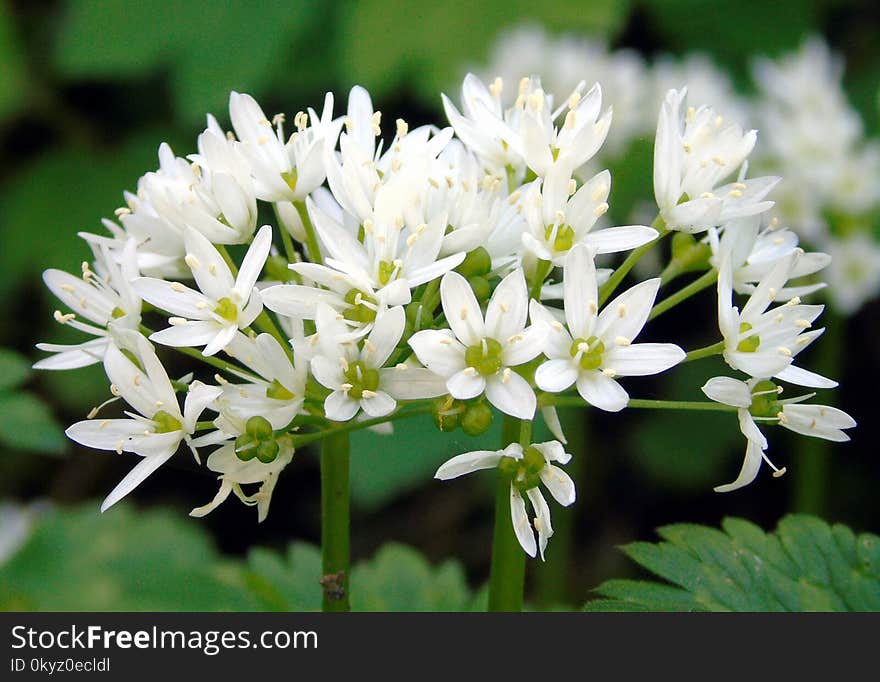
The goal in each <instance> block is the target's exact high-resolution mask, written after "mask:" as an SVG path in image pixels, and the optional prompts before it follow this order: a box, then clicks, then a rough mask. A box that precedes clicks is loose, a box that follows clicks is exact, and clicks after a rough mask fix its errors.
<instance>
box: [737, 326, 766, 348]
mask: <svg viewBox="0 0 880 682" xmlns="http://www.w3.org/2000/svg"><path fill="white" fill-rule="evenodd" d="M751 328H752V325H750V324H749V323H748V322H743V323H742V324H740V325H739V333H740V334H745V333H746V332H747V331H750V330H751ZM760 345H761V337H760V336H758V335H757V334H753V335H752V336H749V337H748V338H745V339H743V340H742V341H740V342H739V343H738V344H737V346H736V349H737V350H738V351H739V352H740V353H754V352H755V351H756V350H758V346H760Z"/></svg>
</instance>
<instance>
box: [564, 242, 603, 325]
mask: <svg viewBox="0 0 880 682" xmlns="http://www.w3.org/2000/svg"><path fill="white" fill-rule="evenodd" d="M563 297H564V304H565V319H566V320H567V321H568V328H569V330H570V331H571V334H572V336H574V337H575V338H581V339H586V338H589V337H590V336H591V335H592V333H593V326H594V324H595V321H596V311H597V310H598V305H599V293H598V286H597V284H596V265H595V263H594V262H593V255H592V254H591V253H590V251H589V249H588V248H587V247H586V246H585V245H582V244H576V245H575V246H574V247H573V248H572V249H571V251H569V253H568V256H566V258H565V275H564V284H563Z"/></svg>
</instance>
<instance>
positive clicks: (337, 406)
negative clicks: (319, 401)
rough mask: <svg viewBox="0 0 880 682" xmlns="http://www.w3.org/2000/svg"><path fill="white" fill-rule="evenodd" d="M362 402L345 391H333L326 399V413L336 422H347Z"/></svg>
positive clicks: (328, 417)
mask: <svg viewBox="0 0 880 682" xmlns="http://www.w3.org/2000/svg"><path fill="white" fill-rule="evenodd" d="M358 409H360V404H359V403H358V401H357V400H354V399H353V398H350V397H349V396H348V394H347V393H344V392H343V391H333V393H331V394H330V395H328V396H327V399H326V400H325V401H324V414H325V415H326V416H327V419H331V420H333V421H336V422H347V421H348V420H350V419H351V418H352V417H354V416H355V415H356V414H357V412H358Z"/></svg>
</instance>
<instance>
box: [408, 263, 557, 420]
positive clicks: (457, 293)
mask: <svg viewBox="0 0 880 682" xmlns="http://www.w3.org/2000/svg"><path fill="white" fill-rule="evenodd" d="M440 298H441V300H442V303H443V313H444V315H445V316H446V321H447V323H448V324H449V326H450V329H426V330H423V331H420V332H417V333H416V334H414V335H413V336H412V337H411V338H410V339H409V345H410V346H412V349H413V351H415V354H416V357H418V359H419V361H420V362H421V363H422V364H423V365H425V367H427V368H428V369H430V370H431V371H432V372H434V373H435V374H437V375H439V376H442V377H446V378H447V381H446V388H447V389H448V390H449V394H450V395H451V396H452V397H453V398H457V399H459V400H468V399H470V398H476V397H477V396H478V395H480V394H482V393H483V392H485V393H486V397H487V398H488V399H489V402H490V403H492V404H493V405H494V406H495V407H497V408H498V409H499V410H501V411H502V412H504V413H505V414H509V415H511V416H512V417H517V418H518V419H532V417H534V415H535V407H536V404H537V401H536V398H535V392H534V391H533V390H532V387H531V386H529V383H528V382H527V381H526V380H525V379H523V378H522V377H521V376H520V375H519V374H517V373H516V372H514V371H513V370H512V369H511V368H512V367H516V366H517V365H522V364H524V363H526V362H528V361H529V360H531V359H533V358H535V357H536V356H537V355H539V354H540V352H541V347H542V344H543V341H544V337H545V330H544V328H543V326H535V325H532V326H531V327H526V319H527V317H528V302H529V295H528V291H527V290H526V280H525V276H524V275H523V272H522V270H521V269H519V270H516V271H514V272H512V273H510V274H509V275H507V277H505V278H504V279H503V280H502V281H501V283H500V284H499V285H498V287H497V288H496V289H495V291H494V293H493V294H492V298H491V299H489V304H488V306H487V308H486V317H485V320H484V318H483V313H482V311H481V310H480V305H479V303H477V299H476V297H475V296H474V292H473V291H472V290H471V288H470V285H468V283H467V280H466V279H465V278H464V277H462V276H461V275H459V274H458V273H457V272H449V273H447V274H445V275H444V276H443V279H442V280H441V282H440Z"/></svg>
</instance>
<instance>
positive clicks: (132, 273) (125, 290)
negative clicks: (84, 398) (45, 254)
mask: <svg viewBox="0 0 880 682" xmlns="http://www.w3.org/2000/svg"><path fill="white" fill-rule="evenodd" d="M93 248H94V251H95V257H96V258H95V268H96V270H97V272H95V271H94V270H92V269H91V268H90V267H89V265H88V263H85V262H84V263H83V267H82V279H80V278H77V277H74V276H73V275H71V274H69V273H66V272H63V271H61V270H46V271H45V272H44V273H43V281H44V282H45V283H46V286H47V287H48V288H49V290H50V291H51V292H52V293H53V294H55V295H56V296H57V297H58V298H59V299H60V300H61V301H62V302H63V303H64V304H65V305H66V306H67V307H68V308H70V309H71V310H73V311H75V312H72V313H66V314H62V313H61V312H60V311H56V312H55V319H56V320H57V321H58V322H60V323H61V324H66V325H69V326H71V327H73V328H74V329H76V330H78V331H82V332H85V333H86V334H90V335H92V336H94V337H95V338H94V339H91V340H89V341H84V342H82V343H78V344H72V345H65V344H57V343H38V344H37V348H39V349H40V350H43V351H48V352H50V353H55V355H53V356H51V357H48V358H45V359H43V360H40V361H38V362H37V363H35V364H34V368H35V369H76V368H78V367H87V366H89V365H93V364H96V363H98V362H101V361H102V360H103V359H104V354H105V353H106V352H107V348H108V347H109V346H110V345H111V344H112V343H113V342H112V341H111V339H110V337H109V333H108V327H109V326H110V325H114V326H116V327H118V328H125V329H137V327H138V325H139V324H140V321H141V299H140V296H138V295H137V293H136V292H135V291H134V289H133V288H132V286H131V282H132V280H133V279H135V278H136V277H138V274H139V273H138V268H137V254H136V248H137V244H136V243H135V240H134V239H129V240H128V241H126V242H125V247H124V248H123V249H122V252H121V254H120V255H119V256H118V258H119V263H117V262H116V258H117V256H115V255H113V254H112V253H111V252H110V249H109V248H108V247H107V246H103V245H102V246H93ZM78 315H79V316H80V317H84V318H85V319H87V320H89V322H93V323H94V325H98V326H94V325H93V324H87V323H84V322H80V321H79V320H77V319H76V318H77V316H78Z"/></svg>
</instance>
